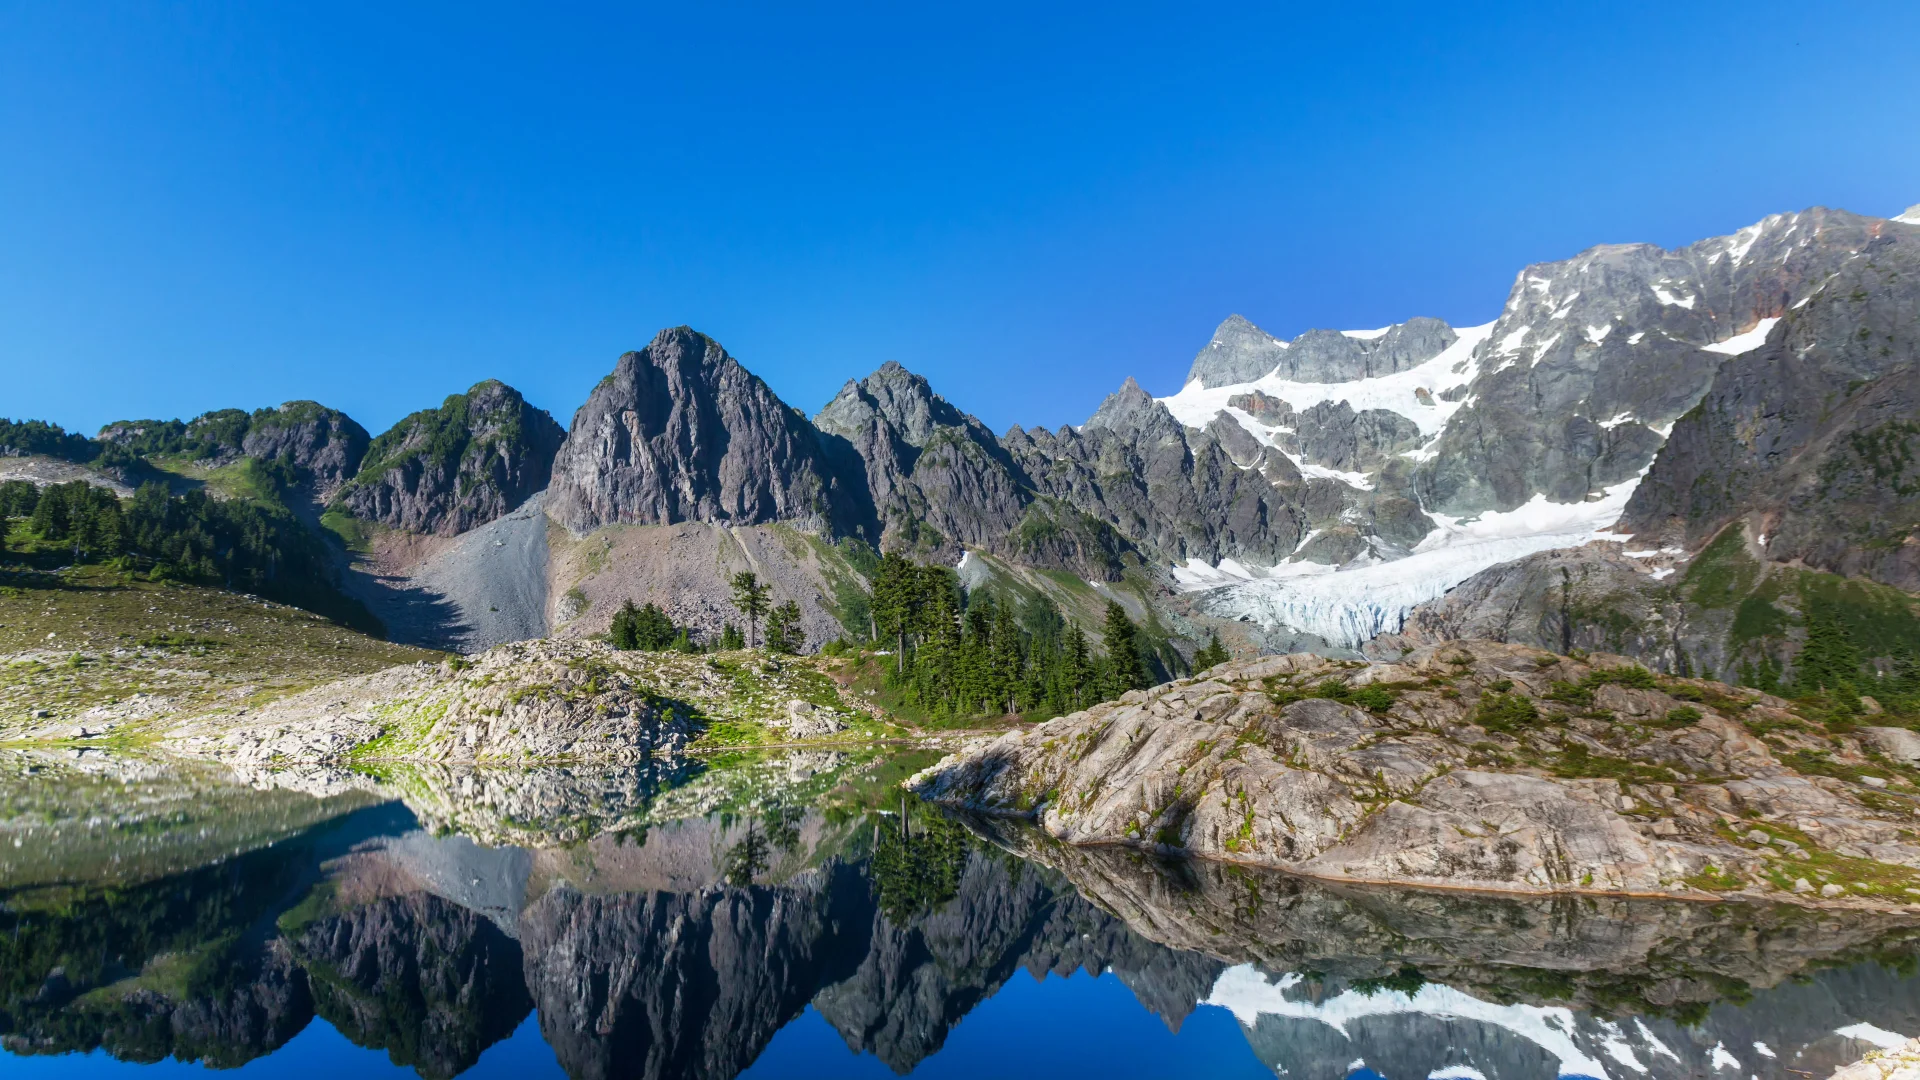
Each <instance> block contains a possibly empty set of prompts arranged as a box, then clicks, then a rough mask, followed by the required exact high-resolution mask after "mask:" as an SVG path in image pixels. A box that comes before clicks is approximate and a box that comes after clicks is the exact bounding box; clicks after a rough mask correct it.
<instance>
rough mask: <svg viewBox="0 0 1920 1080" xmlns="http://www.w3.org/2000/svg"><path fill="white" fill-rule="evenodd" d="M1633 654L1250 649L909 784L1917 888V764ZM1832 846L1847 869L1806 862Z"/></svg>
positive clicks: (1065, 823)
mask: <svg viewBox="0 0 1920 1080" xmlns="http://www.w3.org/2000/svg"><path fill="white" fill-rule="evenodd" d="M1624 663H1625V661H1624V660H1620V659H1618V658H1616V659H1615V660H1614V664H1615V665H1624ZM1622 670H1623V669H1622V668H1621V667H1618V666H1615V667H1608V666H1606V664H1605V662H1604V661H1603V660H1600V659H1596V660H1594V661H1592V662H1591V663H1579V662H1576V661H1573V660H1569V659H1566V658H1563V657H1558V656H1555V655H1553V654H1550V653H1544V652H1541V651H1539V650H1534V649H1527V648H1522V647H1517V646H1510V645H1499V644H1493V643H1487V642H1455V643H1452V644H1449V645H1446V646H1442V647H1436V648H1429V649H1424V650H1418V651H1416V652H1414V653H1412V654H1410V655H1408V656H1406V657H1404V658H1402V659H1401V660H1400V661H1399V662H1398V663H1395V664H1373V665H1355V664H1351V663H1348V662H1342V661H1329V660H1325V659H1322V658H1320V657H1316V656H1309V655H1304V654H1302V655H1293V656H1284V657H1269V658H1266V659H1262V660H1254V661H1240V662H1236V663H1231V664H1227V665H1223V666H1222V667H1219V668H1215V669H1214V670H1213V671H1211V672H1209V673H1207V675H1206V676H1204V677H1202V678H1199V679H1193V680H1186V681H1182V682H1176V683H1171V684H1166V685H1163V686H1160V687H1156V688H1154V689H1153V690H1149V691H1135V692H1132V693H1129V694H1127V695H1126V696H1124V697H1122V698H1121V699H1120V700H1119V701H1117V702H1111V703H1107V704H1104V705H1100V706H1096V707H1095V708H1093V709H1090V710H1088V711H1086V712H1083V713H1075V714H1073V715H1071V716H1067V717H1063V718H1061V719H1058V720H1053V721H1049V722H1047V723H1045V724H1041V725H1040V726H1038V727H1037V728H1035V729H1033V730H1031V731H1019V732H1013V733H1009V734H1007V735H1004V736H1001V737H999V738H997V739H993V740H990V741H984V740H983V741H981V742H979V743H976V744H974V745H971V746H969V748H968V749H967V750H966V751H965V752H963V753H961V754H959V755H955V756H951V757H949V758H947V759H945V760H944V761H942V762H941V763H940V764H939V765H937V766H935V767H933V768H932V769H930V770H928V771H927V772H925V773H923V774H921V776H919V777H918V778H917V779H916V780H915V782H914V786H915V789H916V790H918V791H920V792H921V793H922V794H923V795H924V796H926V797H928V798H931V799H935V800H938V801H942V802H949V803H954V804H958V805H964V806H968V807H973V808H977V809H981V810H986V811H991V812H997V813H1017V814H1030V815H1032V816H1034V817H1036V818H1037V819H1038V820H1039V822H1040V824H1041V825H1042V826H1043V827H1044V828H1045V829H1046V830H1047V831H1048V832H1049V833H1051V834H1052V835H1054V836H1056V837H1059V838H1061V839H1063V840H1067V841H1069V842H1073V843H1119V844H1132V845H1136V846H1140V847H1145V848H1150V849H1155V850H1163V851H1184V852H1189V853H1192V854H1195V855H1200V856H1204V857H1208V858H1218V859H1230V860H1234V861H1240V862H1248V863H1255V864H1260V865H1267V866H1273V867H1279V868H1284V869H1288V870H1293V871H1297V872H1302V873H1306V874H1311V875H1314V876H1320V877H1326V878H1331V879H1340V880H1350V881H1371V882H1390V881H1391V882H1403V883H1414V884H1431V885H1445V886H1452V887H1466V888H1478V889H1492V890H1504V891H1516V892H1536V893H1546V892H1556V891H1570V892H1578V891H1589V892H1602V893H1613V894H1651V893H1674V894H1688V893H1698V892H1701V891H1706V890H1711V891H1714V892H1723V893H1724V892H1738V893H1748V894H1755V895H1762V894H1773V895H1781V896H1793V895H1805V894H1808V893H1811V892H1814V891H1815V890H1819V892H1820V893H1822V894H1824V895H1826V896H1829V897H1838V896H1845V895H1849V894H1860V893H1865V894H1869V895H1876V896H1882V897H1885V898H1889V899H1893V900H1898V901H1900V902H1904V901H1905V900H1906V894H1905V893H1904V892H1903V889H1904V888H1906V887H1911V886H1915V885H1916V882H1920V869H1917V868H1920V846H1916V845H1913V844H1911V843H1909V842H1908V841H1907V840H1905V839H1904V838H1903V837H1904V836H1905V835H1906V834H1905V833H1904V832H1903V829H1904V822H1905V821H1906V820H1907V819H1908V818H1910V816H1911V812H1912V810H1911V806H1912V801H1911V795H1910V794H1907V795H1904V796H1903V797H1902V798H1901V799H1900V800H1899V804H1898V806H1894V805H1892V804H1888V803H1884V802H1882V801H1880V794H1879V793H1880V792H1881V791H1882V790H1887V789H1889V784H1893V783H1898V784H1899V785H1900V787H1899V788H1898V790H1900V791H1902V792H1906V793H1910V792H1911V791H1912V790H1913V789H1912V786H1911V783H1910V781H1909V780H1907V779H1906V778H1904V777H1899V778H1898V779H1896V776H1898V774H1896V773H1895V772H1894V771H1893V770H1891V769H1885V770H1883V771H1884V772H1885V775H1881V776H1878V777H1876V780H1877V781H1878V782H1879V783H1878V786H1877V787H1876V786H1875V785H1870V784H1865V783H1862V782H1842V781H1837V780H1834V779H1832V778H1830V777H1826V776H1811V777H1810V776H1807V775H1804V774H1802V773H1799V772H1796V771H1795V770H1794V769H1792V768H1790V767H1788V766H1787V765H1786V764H1784V763H1783V760H1782V759H1783V758H1784V757H1794V756H1795V755H1801V756H1800V757H1798V758H1796V760H1812V759H1810V758H1807V757H1805V756H1804V755H1805V754H1807V753H1808V752H1811V751H1814V750H1818V752H1819V753H1821V754H1824V755H1828V757H1827V758H1822V759H1820V760H1832V761H1834V762H1836V763H1838V762H1841V761H1846V762H1850V763H1852V764H1850V765H1849V766H1847V767H1848V768H1855V767H1857V768H1859V769H1874V768H1875V767H1876V766H1875V765H1874V763H1873V762H1872V761H1871V760H1870V759H1868V758H1866V757H1864V756H1862V755H1861V754H1860V750H1859V744H1858V743H1857V742H1848V741H1847V740H1846V739H1844V738H1842V737H1839V736H1833V737H1829V736H1828V735H1827V733H1824V732H1818V733H1813V734H1808V735H1806V736H1805V737H1804V739H1803V737H1802V736H1800V735H1793V736H1784V735H1780V734H1778V732H1779V731H1780V730H1782V729H1781V728H1778V727H1775V726H1774V725H1777V724H1782V723H1783V722H1785V721H1786V720H1787V718H1788V717H1789V716H1790V715H1791V714H1789V713H1788V712H1787V709H1786V707H1785V703H1784V702H1781V701H1778V700H1777V699H1772V698H1767V697H1765V696H1764V695H1761V694H1759V693H1757V692H1754V691H1733V690H1731V689H1729V688H1726V687H1724V686H1721V685H1719V684H1700V683H1692V682H1681V683H1673V684H1665V685H1663V686H1662V688H1660V689H1630V688H1628V686H1626V685H1622V683H1628V684H1631V683H1633V682H1635V681H1638V682H1640V683H1641V684H1642V685H1646V686H1652V685H1655V684H1653V683H1652V681H1651V680H1650V679H1649V678H1647V677H1646V676H1645V673H1644V672H1641V674H1640V675H1639V676H1637V677H1635V678H1626V677H1624V676H1622V677H1616V676H1617V675H1619V673H1620V672H1621V671H1622ZM1636 670H1637V669H1636ZM1675 695H1679V696H1677V697H1676V696H1675ZM1792 722H1793V723H1795V724H1803V723H1804V722H1803V721H1801V720H1793V721H1792ZM1748 725H1753V726H1754V727H1756V728H1758V729H1759V730H1761V731H1763V732H1769V733H1770V734H1769V738H1768V739H1767V740H1762V739H1760V738H1756V737H1755V736H1754V735H1753V734H1751V733H1750V731H1749V730H1748ZM1803 730H1806V731H1809V732H1811V731H1812V728H1811V727H1810V726H1809V727H1806V728H1804V729H1803ZM1849 747H1851V749H1849ZM1836 771H1838V770H1836ZM1882 806H1885V807H1886V808H1885V809H1881V808H1880V807H1882ZM1743 812H1744V813H1747V814H1749V815H1751V819H1752V820H1758V821H1760V822H1764V823H1766V826H1767V827H1765V828H1750V827H1749V826H1748V825H1747V824H1745V823H1744V821H1743V819H1742V818H1741V816H1740V815H1741V813H1743ZM1769 829H1771V830H1774V831H1769ZM1733 836H1738V837H1741V838H1742V839H1741V842H1734V841H1733V840H1731V839H1730V837H1733ZM1814 849H1817V850H1819V851H1821V852H1823V853H1824V854H1823V856H1822V858H1823V860H1824V859H1826V858H1835V859H1839V860H1849V862H1847V863H1846V865H1848V866H1849V867H1850V869H1849V870H1848V871H1846V872H1844V873H1842V874H1840V875H1838V876H1837V877H1834V876H1833V875H1832V872H1831V871H1826V870H1825V865H1826V864H1824V862H1823V863H1821V864H1816V865H1805V862H1806V859H1809V858H1811V856H1810V855H1809V851H1810V850H1814ZM1823 872H1826V873H1828V874H1829V876H1830V877H1832V880H1826V879H1823V878H1822V877H1821V874H1822V873H1823ZM1848 875H1851V876H1848ZM1863 878H1865V879H1869V880H1870V881H1872V882H1877V883H1878V884H1869V883H1867V882H1866V881H1863Z"/></svg>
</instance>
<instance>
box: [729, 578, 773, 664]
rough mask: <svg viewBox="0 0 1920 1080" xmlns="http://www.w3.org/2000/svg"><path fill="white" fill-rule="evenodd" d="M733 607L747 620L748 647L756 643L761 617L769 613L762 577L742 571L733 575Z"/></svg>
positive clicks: (765, 588)
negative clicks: (755, 638)
mask: <svg viewBox="0 0 1920 1080" xmlns="http://www.w3.org/2000/svg"><path fill="white" fill-rule="evenodd" d="M730 584H731V585H732V586H733V606H734V608H735V609H737V610H738V611H739V612H740V614H741V616H743V617H744V618H745V619H746V620H747V645H748V647H749V648H751V647H752V646H753V643H754V630H755V629H756V628H757V627H758V625H759V623H760V618H761V616H763V615H765V614H766V613H767V605H768V598H767V591H768V590H767V587H766V586H765V585H763V584H761V583H760V576H759V575H758V574H755V573H754V572H753V571H751V570H742V571H740V572H739V573H737V574H735V575H733V579H732V581H731V582H730Z"/></svg>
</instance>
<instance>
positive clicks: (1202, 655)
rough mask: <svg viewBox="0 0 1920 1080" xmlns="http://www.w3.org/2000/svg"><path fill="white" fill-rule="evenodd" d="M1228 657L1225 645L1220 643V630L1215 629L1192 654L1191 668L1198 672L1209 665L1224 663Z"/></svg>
mask: <svg viewBox="0 0 1920 1080" xmlns="http://www.w3.org/2000/svg"><path fill="white" fill-rule="evenodd" d="M1228 659H1229V657H1228V656H1227V649H1226V646H1224V645H1222V644H1220V631H1218V630H1215V631H1214V632H1213V633H1212V635H1211V636H1210V637H1208V638H1207V643H1206V645H1204V646H1202V647H1201V649H1200V651H1199V652H1196V653H1194V654H1193V670H1194V672H1195V673H1196V674H1198V673H1199V672H1202V671H1205V670H1207V669H1208V668H1210V667H1214V666H1216V665H1219V664H1224V663H1226V662H1227V660H1228Z"/></svg>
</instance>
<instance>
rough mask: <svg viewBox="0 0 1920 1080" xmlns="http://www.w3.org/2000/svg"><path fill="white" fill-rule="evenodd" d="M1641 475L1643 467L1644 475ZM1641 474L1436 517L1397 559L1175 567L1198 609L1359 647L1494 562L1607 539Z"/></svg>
mask: <svg viewBox="0 0 1920 1080" xmlns="http://www.w3.org/2000/svg"><path fill="white" fill-rule="evenodd" d="M1642 475H1644V473H1643V474H1642ZM1639 485H1640V477H1638V476H1636V477H1634V478H1633V479H1631V480H1627V481H1624V482H1622V483H1619V484H1615V485H1614V486H1613V487H1610V488H1607V489H1606V490H1605V492H1604V493H1603V494H1602V496H1601V497H1600V498H1597V499H1591V500H1589V501H1587V502H1581V503H1555V502H1548V501H1547V499H1546V496H1544V495H1535V496H1534V497H1533V500H1532V501H1531V502H1528V503H1527V504H1525V505H1523V506H1520V507H1517V508H1515V509H1513V510H1509V511H1507V512H1506V513H1487V514H1481V515H1479V516H1478V517H1476V518H1473V519H1472V520H1464V519H1461V518H1454V517H1448V516H1447V515H1445V514H1429V516H1430V517H1432V518H1433V519H1434V521H1436V522H1438V527H1437V528H1435V529H1434V530H1433V531H1432V532H1430V533H1428V534H1427V535H1426V537H1425V538H1423V539H1422V540H1421V541H1420V543H1419V544H1418V545H1417V546H1415V548H1414V549H1413V554H1411V555H1409V556H1407V557H1406V558H1403V559H1395V560H1393V561H1390V562H1388V561H1377V560H1374V559H1373V557H1372V556H1362V557H1361V558H1360V559H1359V560H1356V562H1358V563H1360V565H1355V564H1353V563H1349V564H1348V565H1347V567H1346V568H1338V567H1333V566H1328V565H1326V564H1324V563H1310V562H1291V563H1281V564H1280V565H1279V566H1274V567H1262V568H1255V567H1247V566H1242V565H1240V564H1239V563H1236V562H1234V561H1233V560H1231V559H1226V560H1222V561H1221V564H1220V565H1219V566H1210V565H1208V564H1207V563H1204V562H1200V561H1198V560H1195V561H1192V562H1189V563H1187V564H1186V565H1185V566H1177V567H1174V569H1173V578H1174V582H1175V584H1176V585H1177V586H1178V587H1179V588H1180V589H1181V590H1182V591H1185V592H1204V593H1207V594H1208V595H1206V596H1204V597H1201V598H1200V606H1201V607H1203V608H1204V609H1205V610H1207V611H1209V612H1211V613H1212V614H1215V615H1219V616H1221V617H1223V618H1229V619H1237V618H1239V617H1241V616H1246V617H1248V618H1250V619H1252V620H1253V621H1255V622H1258V623H1260V624H1262V625H1264V626H1287V627H1292V628H1293V629H1295V630H1299V631H1303V632H1305V633H1309V634H1315V635H1317V636H1319V637H1321V638H1324V639H1325V640H1326V641H1327V642H1328V643H1329V644H1333V645H1339V646H1343V647H1345V648H1350V649H1351V648H1358V647H1359V646H1360V644H1361V643H1362V642H1365V641H1366V640H1368V639H1369V638H1372V637H1376V636H1378V635H1380V634H1391V633H1398V632H1399V631H1400V630H1401V628H1402V627H1404V626H1405V625H1406V621H1407V614H1408V613H1409V612H1411V611H1412V610H1413V609H1414V608H1415V607H1418V606H1419V605H1421V604H1424V603H1426V602H1428V601H1430V600H1437V599H1439V598H1440V597H1442V596H1444V595H1446V593H1447V591H1448V590H1450V589H1452V588H1453V587H1454V586H1455V585H1458V584H1460V583H1461V582H1462V581H1465V580H1466V579H1468V578H1470V577H1472V576H1473V575H1475V574H1477V573H1479V572H1480V571H1482V570H1485V569H1487V568H1489V567H1492V566H1497V565H1499V564H1500V563H1503V562H1511V561H1512V560H1514V559H1520V558H1525V557H1526V556H1528V555H1532V554H1534V553H1535V552H1539V551H1551V550H1553V549H1554V548H1566V547H1578V546H1580V545H1581V544H1585V543H1587V542H1589V541H1592V540H1599V539H1606V538H1608V537H1607V533H1606V530H1607V529H1609V528H1611V527H1612V526H1613V524H1614V523H1615V522H1617V521H1619V520H1620V514H1621V512H1622V511H1623V510H1625V509H1626V506H1627V500H1628V499H1629V498H1631V497H1632V495H1633V489H1634V488H1636V487H1638V486H1639Z"/></svg>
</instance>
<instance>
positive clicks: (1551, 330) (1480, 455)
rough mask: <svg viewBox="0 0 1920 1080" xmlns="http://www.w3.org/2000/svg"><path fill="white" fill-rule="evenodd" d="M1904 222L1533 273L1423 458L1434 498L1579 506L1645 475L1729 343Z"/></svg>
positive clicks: (1802, 229)
mask: <svg viewBox="0 0 1920 1080" xmlns="http://www.w3.org/2000/svg"><path fill="white" fill-rule="evenodd" d="M1888 227H1889V226H1888V223H1887V222H1885V221H1882V220H1881V219H1878V218H1867V217H1861V216H1858V215H1855V214H1849V213H1846V212H1844V211H1834V210H1825V209H1813V210H1808V211H1805V212H1804V213H1799V214H1781V215H1775V216H1773V217H1769V218H1767V219H1765V220H1763V221H1761V222H1759V223H1757V224H1755V225H1752V226H1749V227H1748V228H1745V229H1742V230H1740V231H1739V232H1738V233H1735V234H1734V235H1732V236H1724V237H1716V238H1714V239H1711V240H1703V241H1701V242H1700V243H1697V244H1694V245H1691V246H1689V247H1685V248H1681V249H1679V250H1676V251H1665V250H1662V249H1660V248H1657V247H1654V246H1652V245H1650V244H1622V245H1607V246H1602V247H1596V248H1591V249H1589V250H1587V251H1585V252H1582V253H1581V254H1580V255H1578V256H1575V257H1574V258H1572V259H1569V260H1566V261H1564V262H1558V263H1543V264H1539V265H1535V266H1530V267H1528V268H1526V269H1525V270H1523V271H1521V272H1520V274H1519V276H1518V277H1517V278H1516V280H1515V281H1514V286H1513V290H1512V292H1511V293H1510V294H1509V296H1508V299H1507V304H1506V307H1505V309H1504V310H1503V311H1502V313H1501V316H1500V318H1499V320H1497V321H1496V322H1495V323H1494V325H1493V328H1492V332H1491V333H1490V334H1489V335H1488V337H1487V340H1486V343H1485V344H1484V345H1482V346H1481V347H1480V348H1478V349H1477V350H1476V351H1475V357H1474V360H1475V363H1476V365H1477V371H1478V374H1477V375H1476V377H1475V379H1474V380H1473V383H1472V385H1471V386H1470V388H1469V391H1468V395H1469V396H1468V398H1467V401H1466V403H1465V404H1464V405H1463V406H1462V407H1461V409H1460V411H1459V412H1458V413H1457V414H1455V415H1454V417H1453V418H1452V419H1451V421H1450V422H1449V423H1448V425H1447V429H1446V432H1445V433H1444V434H1443V435H1442V436H1441V438H1440V439H1439V441H1438V442H1437V443H1436V445H1435V446H1434V447H1433V457H1432V458H1431V460H1429V461H1428V462H1427V463H1426V464H1425V465H1423V467H1422V470H1421V485H1422V490H1423V492H1424V493H1425V495H1426V498H1427V502H1428V504H1429V505H1431V506H1433V507H1435V508H1436V509H1441V510H1445V511H1447V512H1449V513H1465V512H1472V511H1477V510H1486V509H1498V510H1508V509H1511V508H1513V507H1515V506H1518V505H1520V504H1521V503H1523V502H1525V501H1527V500H1528V499H1529V498H1531V497H1533V496H1534V495H1535V494H1544V495H1545V496H1546V497H1547V498H1548V499H1550V500H1553V501H1555V502H1575V501H1578V500H1580V499H1582V498H1585V497H1586V495H1587V494H1588V493H1590V492H1593V491H1596V490H1598V489H1600V488H1602V487H1606V486H1608V485H1611V484H1616V483H1619V482H1621V481H1623V480H1628V479H1631V478H1632V477H1634V476H1635V475H1636V474H1637V473H1639V471H1640V470H1641V469H1643V468H1645V467H1646V466H1647V464H1648V463H1649V462H1650V461H1652V460H1653V456H1654V454H1655V453H1656V452H1658V451H1659V449H1660V447H1661V445H1662V441H1663V438H1662V436H1663V433H1664V432H1665V431H1666V430H1667V429H1668V427H1669V426H1671V425H1672V424H1673V422H1674V421H1676V420H1677V419H1678V418H1679V417H1680V416H1681V415H1682V414H1684V413H1686V412H1687V411H1688V410H1689V409H1691V408H1693V406H1694V405H1695V404H1696V403H1698V402H1699V401H1700V399H1701V398H1702V396H1703V395H1705V394H1706V392H1707V390H1708V388H1709V387H1710V386H1712V385H1713V384H1714V381H1715V375H1716V372H1718V371H1719V370H1720V366H1721V365H1720V361H1721V359H1722V353H1721V352H1717V351H1715V348H1714V347H1716V346H1718V347H1722V348H1725V347H1729V346H1730V347H1733V348H1738V347H1739V346H1738V345H1737V344H1731V343H1730V339H1735V338H1736V337H1737V336H1738V335H1741V334H1745V333H1749V332H1753V331H1756V330H1760V331H1761V332H1762V333H1764V328H1763V327H1761V325H1760V324H1761V320H1765V319H1773V318H1779V317H1782V316H1785V315H1786V314H1787V313H1788V312H1790V311H1792V310H1793V309H1794V306H1795V305H1796V304H1799V303H1800V302H1801V301H1803V300H1805V299H1806V298H1807V297H1809V296H1810V295H1812V294H1813V293H1814V292H1815V291H1816V290H1818V289H1820V288H1821V287H1822V285H1823V283H1824V282H1826V280H1827V279H1828V278H1829V277H1830V276H1831V275H1833V274H1834V273H1837V272H1840V271H1841V270H1842V269H1843V268H1844V267H1845V266H1846V264H1848V263H1850V262H1853V261H1854V260H1855V257H1856V253H1859V252H1861V251H1863V250H1864V249H1865V248H1866V247H1867V246H1868V244H1869V243H1870V242H1871V241H1873V240H1874V238H1875V237H1876V236H1878V235H1881V234H1883V233H1885V232H1886V230H1887V229H1888ZM1893 227H1894V228H1899V227H1898V226H1893Z"/></svg>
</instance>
